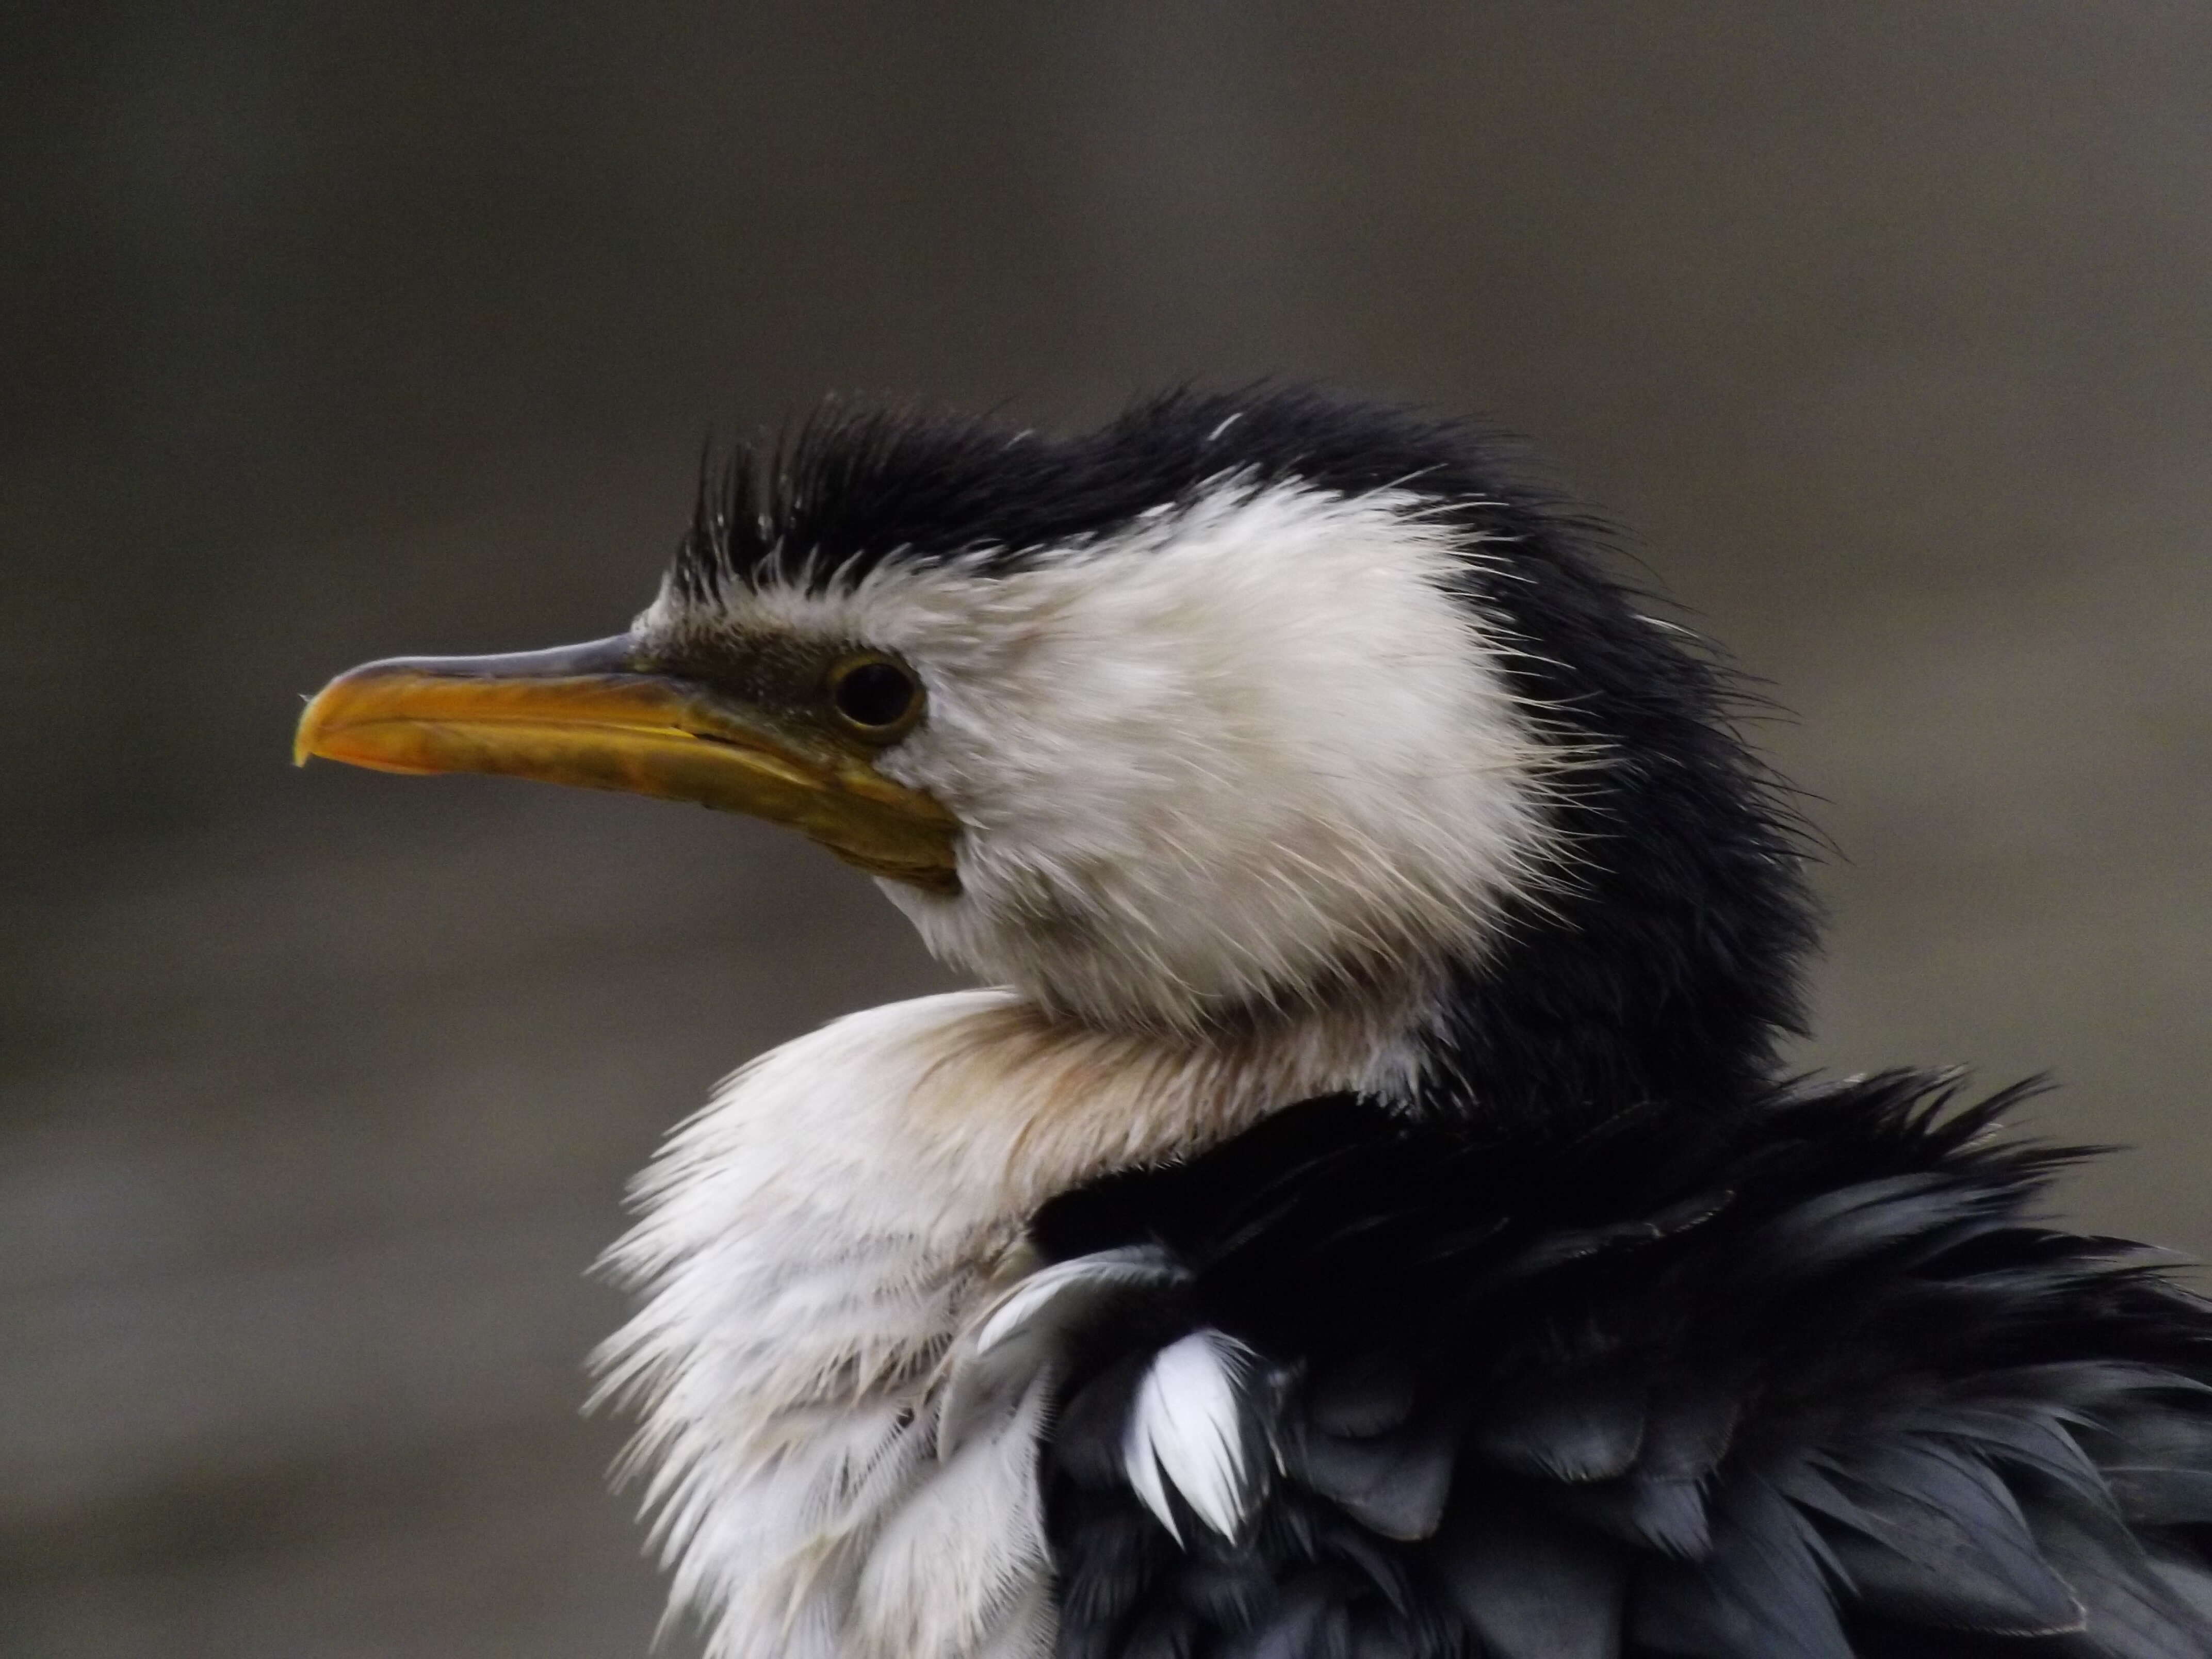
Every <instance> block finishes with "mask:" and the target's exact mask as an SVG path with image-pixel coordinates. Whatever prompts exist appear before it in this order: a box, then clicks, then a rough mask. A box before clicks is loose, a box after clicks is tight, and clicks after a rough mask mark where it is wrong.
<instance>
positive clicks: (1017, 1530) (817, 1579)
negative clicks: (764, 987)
mask: <svg viewBox="0 0 2212 1659" xmlns="http://www.w3.org/2000/svg"><path fill="white" fill-rule="evenodd" d="M1404 1046H1405V1045H1404V1043H1403V1042H1402V1041H1401V1034H1396V1033H1392V1032H1390V1031H1389V1030H1386V1029H1385V1028H1384V1027H1383V1026H1382V1025H1379V1024H1376V1022H1375V1021H1373V1020H1367V1019H1359V1018H1349V1017H1346V1018H1338V1019H1334V1020H1321V1019H1314V1020H1308V1021H1304V1022H1293V1023H1290V1024H1285V1025H1284V1026H1283V1027H1282V1028H1281V1029H1279V1030H1273V1031H1261V1030H1247V1031H1237V1032H1231V1033H1218V1034H1215V1035H1213V1036H1208V1037H1205V1038H1196V1037H1190V1036H1175V1037H1170V1036H1158V1035H1150V1034H1145V1033H1139V1032H1131V1031H1107V1030H1097V1029H1094V1028H1091V1027H1086V1026H1083V1025H1079V1024H1072V1023H1069V1022H1066V1021H1065V1020H1060V1019H1055V1018H1051V1017H1049V1016H1048V1015H1046V1014H1044V1013H1042V1012H1039V1010H1038V1009H1037V1008H1036V1006H1034V1005H1032V1004H1030V1003H1028V1002H1025V1001H1024V1000H1020V999H1019V998H1018V997H1016V996H1014V995H1013V994H1011V993H1008V992H1003V991H977V992H963V993H957V994H952V995H948V996H938V997H928V998H924V999H922V1000H918V1001H914V1002H906V1003H897V1004H894V1005H891V1006H888V1007H884V1008H877V1009H872V1010H870V1011H868V1012H865V1013H860V1014H855V1015H852V1016H850V1017H848V1018H845V1019H842V1020H839V1021H837V1022H836V1023H835V1024H831V1025H829V1026H827V1027H825V1028H824V1029H823V1030H820V1031H817V1032H815V1033H814V1034H812V1035H811V1036H805V1037H802V1038H800V1039H799V1040H798V1041H796V1042H791V1043H788V1044H786V1045H785V1046H784V1047H782V1048H778V1049H776V1050H775V1051H774V1052H772V1053H770V1054H766V1055H764V1056H763V1057H762V1058H761V1059H759V1060H756V1061H754V1062H753V1063H752V1064H751V1065H750V1066H747V1067H745V1068H744V1070H743V1071H741V1072H739V1073H738V1074H737V1075H736V1076H735V1077H733V1078H732V1079H730V1081H729V1082H728V1083H727V1084H726V1085H724V1086H723V1088H722V1090H721V1091H720V1094H719V1096H718V1097H717V1098H716V1099H715V1100H714V1103H712V1104H711V1105H710V1106H709V1107H708V1109H706V1111H704V1112H702V1114H701V1115H699V1116H698V1117H696V1118H695V1119H693V1120H692V1121H690V1123H689V1124H687V1125H685V1126H684V1127H683V1128H682V1129H681V1130H679V1131H678V1133H676V1135H675V1136H674V1137H672V1138H671V1141H670V1143H669V1145H668V1146H667V1148H666V1150H665V1152H663V1153H662V1155H661V1157H660V1158H659V1160H658V1161H657V1162H656V1163H655V1164H654V1165H653V1168H652V1169H651V1170H648V1171H647V1175H646V1176H645V1177H644V1178H643V1181H642V1182H641V1188H640V1192H639V1197H640V1200H641V1206H642V1208H643V1211H644V1213H643V1215H642V1217H641V1220H640V1222H639V1224H638V1225H637V1227H636V1229H635V1231H633V1232H632V1233H631V1234H630V1236H629V1237H628V1238H627V1239H625V1240H624V1241H623V1243H621V1244H620V1245H619V1246H617V1249H616V1250H615V1252H614V1253H613V1255H612V1257H611V1267H612V1268H613V1270H614V1272H615V1273H616V1275H617V1277H619V1278H622V1279H625V1280H627V1281H629V1283H630V1284H631V1285H633V1286H635V1288H637V1289H639V1290H641V1291H642V1292H643V1300H642V1303H641V1306H640V1308H639V1310H638V1311H637V1314H636V1316H635V1318H634V1319H633V1320H632V1321H631V1322H630V1324H629V1326H628V1327H627V1328H625V1329H624V1330H623V1332H622V1333H621V1334H618V1335H617V1337H616V1338H615V1340H613V1342H612V1343H611V1344H610V1345H609V1347H608V1348H607V1350H606V1351H605V1354H604V1355H603V1361H602V1363H603V1365H604V1368H605V1376H606V1379H607V1382H606V1387H607V1389H609V1390H610V1391H611V1392H613V1393H616V1394H617V1395H627V1396H629V1397H631V1398H633V1399H634V1400H635V1403H636V1404H637V1405H638V1407H639V1408H640V1413H641V1418H642V1427H641V1433H640V1437H639V1441H638V1448H639V1451H638V1455H639V1456H640V1458H641V1461H642V1462H647V1463H648V1464H650V1465H651V1466H652V1469H653V1473H652V1482H651V1489H652V1494H653V1498H654V1500H655V1501H656V1502H657V1503H658V1504H659V1507H660V1509H661V1510H662V1513H663V1516H664V1518H665V1526H666V1533H665V1536H666V1539H667V1547H668V1550H669V1553H670V1554H671V1558H672V1559H673V1560H674V1562H675V1565H676V1590H677V1595H678V1599H679V1601H688V1602H690V1603H691V1604H692V1605H693V1606H695V1607H700V1608H702V1609H704V1610H708V1611H709V1612H712V1613H715V1614H716V1615H717V1616H718V1618H719V1620H720V1622H721V1623H722V1625H723V1627H724V1629H725V1631H726V1632H728V1633H729V1635H728V1650H729V1651H732V1652H738V1653H745V1654H748V1655H750V1654H753V1653H756V1652H757V1653H763V1654H765V1653H775V1654H780V1655H784V1656H802V1659H812V1656H828V1655H832V1654H838V1655H843V1654H850V1653H867V1654H877V1653H881V1654H885V1655H890V1654H897V1655H900V1656H902V1659H915V1656H923V1659H955V1656H963V1655H966V1654H968V1653H970V1652H973V1651H975V1650H976V1649H977V1647H978V1646H979V1645H982V1644H984V1638H985V1636H986V1634H987V1633H988V1632H1000V1633H1001V1634H1003V1633H1004V1632H1006V1631H1007V1630H1010V1629H1012V1628H1013V1627H1014V1626H1017V1625H1019V1624H1020V1623H1021V1621H1022V1620H1030V1619H1036V1618H1042V1617H1043V1616H1044V1615H1043V1614H1042V1613H1037V1612H1036V1611H1035V1609H1034V1608H1033V1607H1032V1608H1031V1609H1030V1611H1027V1612H1024V1611H1023V1608H1022V1607H1020V1606H1017V1605H1016V1603H1015V1601H1008V1600H1006V1597H1007V1596H1009V1595H1012V1596H1015V1597H1016V1598H1017V1599H1018V1597H1019V1596H1020V1595H1029V1594H1030V1593H1032V1592H1033V1593H1034V1595H1036V1596H1037V1597H1040V1598H1041V1597H1042V1593H1043V1592H1042V1586H1043V1585H1044V1583H1046V1571H1047V1569H1046V1567H1045V1565H1044V1548H1043V1543H1042V1538H1043V1533H1042V1512H1041V1510H1040V1507H1039V1499H1038V1497H1037V1493H1036V1480H1035V1476H1034V1457H1033V1455H1031V1453H1030V1450H1029V1449H1028V1446H1029V1443H1030V1440H1031V1439H1033V1437H1034V1436H1035V1434H1036V1432H1038V1431H1039V1425H1041V1423H1042V1416H1041V1413H1042V1412H1043V1410H1044V1409H1045V1406H1044V1396H1043V1392H1042V1389H1043V1385H1042V1383H1039V1384H1038V1387H1037V1388H1036V1389H1034V1390H1032V1391H1030V1393H1029V1394H1028V1395H1025V1396H1024V1400H1025V1403H1024V1405H1023V1406H1022V1407H1021V1409H1020V1410H1019V1411H1018V1412H1016V1413H1014V1414H1013V1415H1012V1417H1011V1418H1009V1419H1007V1422H1006V1425H1004V1427H1003V1428H1002V1430H1001V1431H1000V1442H999V1443H994V1447H992V1448H985V1449H971V1450H969V1451H968V1452H964V1453H963V1455H962V1456H961V1457H960V1458H959V1459H957V1460H955V1461H954V1462H951V1463H946V1462H944V1461H943V1458H942V1454H941V1449H940V1447H939V1442H938V1439H937V1424H936V1419H937V1416H938V1414H939V1407H940V1404H941V1400H940V1394H939V1389H940V1384H941V1380H942V1377H943V1376H944V1374H945V1372H944V1368H945V1364H947V1362H948V1356H949V1355H951V1353H953V1352H955V1349H956V1345H957V1344H958V1343H959V1342H960V1340H961V1339H962V1334H963V1332H964V1331H968V1330H969V1329H970V1328H971V1327H972V1326H973V1325H974V1324H975V1322H976V1321H977V1319H978V1318H979V1317H980V1316H981V1312H982V1310H985V1309H987V1307H988V1306H990V1305H991V1303H992V1299H993V1298H994V1296H996V1295H997V1293H998V1292H999V1291H1001V1290H1002V1289H1004V1288H1005V1287H1006V1285H1007V1284H1008V1282H1009V1280H1010V1279H1012V1278H1013V1277H1015V1276H1018V1275H1019V1274H1020V1273H1023V1272H1024V1271H1026V1270H1027V1269H1028V1268H1030V1267H1033V1266H1034V1265H1035V1258H1034V1257H1033V1256H1031V1255H1030V1253H1029V1251H1028V1249H1027V1247H1026V1245H1025V1243H1024V1240H1025V1237H1026V1234H1027V1231H1028V1227H1029V1224H1030V1218H1031V1217H1032V1215H1033V1214H1034V1213H1035V1212H1036V1210H1037V1209H1038V1208H1039V1207H1040V1206H1042V1205H1043V1204H1044V1203H1045V1202H1047V1201H1048V1200H1050V1199H1052V1198H1053V1197H1054V1196H1055V1195H1057V1194H1060V1193H1064V1192H1066V1191H1068V1190H1070V1189H1071V1188H1076V1187H1079V1186H1081V1185H1083V1184H1084V1183H1085V1182H1090V1181H1091V1180H1093V1179H1095V1178H1096V1177H1097V1176H1102V1175H1104V1174H1106V1173H1108V1172H1109V1171H1112V1170H1126V1169H1130V1168H1133V1167H1143V1166H1147V1165H1154V1164H1164V1163H1167V1162H1170V1161H1172V1160H1175V1159H1177V1158H1183V1157H1187V1156H1192V1155H1195V1154H1197V1153H1199V1152H1203V1151H1204V1150H1206V1148H1207V1147H1208V1146H1212V1145H1215V1144H1217V1143H1218V1142H1221V1141H1224V1140H1226V1139H1230V1138H1231V1137H1233V1136H1235V1135H1237V1134H1238V1133H1241V1132H1242V1131H1243V1130H1244V1129H1246V1128H1248V1127H1250V1126H1251V1125H1252V1124H1253V1123H1255V1122H1256V1121H1259V1120H1260V1119H1261V1118H1262V1117H1265V1116H1266V1115H1268V1114H1270V1113H1271V1112H1273V1111H1275V1110H1277V1109H1280V1108H1282V1107H1285V1106H1287V1105H1290V1104H1291V1103H1295V1102H1297V1101H1299V1100H1303V1099H1305V1098H1308V1097H1311V1096H1314V1095H1316V1094H1324V1093H1329V1092H1333V1091H1340V1090H1344V1089H1347V1088H1352V1089H1369V1088H1372V1087H1374V1086H1376V1085H1379V1084H1383V1083H1387V1082H1389V1080H1391V1079H1393V1078H1394V1077H1395V1076H1396V1075H1397V1074H1398V1073H1401V1071H1402V1069H1403V1067H1404V1066H1405V1065H1406V1064H1407V1063H1408V1062H1407V1058H1406V1056H1405V1054H1402V1053H1401V1048H1403V1047H1404ZM998 1444H1002V1445H1003V1451H1002V1452H1001V1451H1000V1449H996V1447H997V1445H998ZM948 1482H950V1483H952V1484H950V1485H948V1484H947V1483H948ZM956 1490H957V1497H958V1501H957V1503H955V1502H952V1501H951V1498H952V1496H953V1495H955V1494H956ZM939 1499H943V1500H944V1501H942V1502H939ZM940 1510H941V1511H942V1513H940V1512H939V1511H940ZM933 1517H934V1518H933ZM1024 1586H1026V1587H1027V1589H1023V1587H1024ZM1009 1587H1012V1588H1009ZM1024 1605H1026V1604H1024ZM1039 1605H1042V1603H1041V1601H1040V1602H1039ZM917 1610H922V1611H927V1612H928V1613H930V1615H931V1616H932V1618H933V1619H938V1618H939V1616H940V1615H941V1616H942V1620H950V1621H951V1622H950V1623H941V1627H939V1626H933V1628H932V1629H930V1630H927V1631H921V1630H916V1629H915V1628H913V1627H912V1626H911V1623H910V1621H911V1620H913V1619H914V1618H915V1617H916V1616H917ZM940 1622H941V1621H940ZM997 1650H998V1649H997V1648H995V1647H994V1648H993V1651H997Z"/></svg>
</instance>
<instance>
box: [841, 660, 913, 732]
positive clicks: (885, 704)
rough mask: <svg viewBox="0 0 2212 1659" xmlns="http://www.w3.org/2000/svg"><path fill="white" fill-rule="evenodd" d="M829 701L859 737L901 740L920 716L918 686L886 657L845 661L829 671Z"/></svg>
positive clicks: (907, 670) (908, 672) (900, 665)
mask: <svg viewBox="0 0 2212 1659" xmlns="http://www.w3.org/2000/svg"><path fill="white" fill-rule="evenodd" d="M829 701H830V703H831V704H832V706H834V707H835V708H836V710H837V713H838V714H840V715H842V717H843V719H844V720H845V722H846V724H848V726H851V727H852V728H853V729H854V731H855V732H859V733H860V735H861V736H862V737H865V738H872V739H873V740H875V741H876V742H878V743H882V742H886V741H888V740H889V739H890V738H897V737H903V736H904V735H905V734H906V733H907V732H908V731H910V730H911V729H912V728H913V726H914V723H915V720H918V719H920V718H921V681H919V680H917V679H915V677H914V671H913V670H912V669H910V668H908V667H907V665H905V664H903V663H899V662H894V661H892V660H891V659H890V658H889V657H876V656H864V657H848V658H847V659H845V660H844V661H842V662H841V663H839V664H838V665H836V667H834V668H832V669H831V670H830V671H829Z"/></svg>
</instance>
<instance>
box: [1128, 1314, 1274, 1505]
mask: <svg viewBox="0 0 2212 1659" xmlns="http://www.w3.org/2000/svg"><path fill="white" fill-rule="evenodd" d="M1250 1369H1251V1352H1250V1350H1249V1349H1248V1348H1246V1347H1245V1346H1243V1344H1242V1343H1239V1342H1237V1341H1236V1340H1233V1339H1231V1338H1230V1337H1227V1336H1225V1335H1223V1334H1221V1333H1220V1332H1219V1331H1213V1330H1205V1331H1193V1332H1192V1333H1191V1334H1189V1335H1188V1336H1186V1337H1184V1338H1183V1339H1182V1340H1180V1341H1177V1342H1173V1343H1170V1344H1169V1345H1168V1346H1166V1347H1164V1348H1163V1349H1161V1350H1160V1352H1159V1354H1158V1357H1157V1358H1155V1359H1154V1360H1153V1361H1152V1368H1151V1369H1150V1370H1147V1371H1146V1373H1145V1380H1144V1381H1143V1382H1142V1383H1139V1385H1138V1388H1137V1398H1136V1401H1135V1404H1134V1406H1133V1407H1132V1408H1131V1411H1130V1413H1129V1426H1128V1430H1127V1435H1126V1437H1125V1438H1124V1439H1123V1441H1122V1444H1121V1458H1122V1462H1123V1464H1124V1465H1125V1466H1126V1468H1127V1470H1128V1474H1129V1483H1130V1485H1131V1486H1134V1487H1135V1488H1136V1492H1137V1496H1138V1497H1139V1498H1142V1499H1143V1500H1144V1502H1145V1507H1146V1509H1149V1510H1152V1513H1153V1514H1154V1515H1156V1516H1158V1517H1159V1520H1160V1524H1161V1525H1162V1526H1164V1527H1165V1528H1167V1529H1168V1531H1169V1532H1170V1534H1173V1535H1174V1537H1175V1540H1176V1542H1177V1543H1181V1542H1182V1528H1180V1527H1178V1526H1177V1525H1176V1518H1175V1506H1174V1504H1171V1503H1170V1501H1169V1498H1168V1492H1167V1488H1168V1487H1169V1486H1173V1487H1174V1488H1175V1489H1176V1491H1177V1492H1181V1493H1182V1497H1183V1501H1184V1502H1186V1503H1188V1504H1189V1505H1190V1507H1191V1509H1192V1510H1194V1512H1195V1513H1196V1514H1197V1516H1198V1518H1199V1519H1200V1520H1201V1521H1203V1522H1206V1525H1207V1526H1209V1527H1211V1528H1213V1530H1214V1531H1216V1532H1218V1533H1219V1534H1221V1535H1222V1536H1223V1537H1224V1538H1233V1537H1235V1536H1236V1534H1237V1528H1239V1527H1241V1526H1243V1523H1244V1520H1245V1516H1246V1512H1247V1509H1248V1506H1249V1500H1250V1498H1251V1487H1250V1485H1249V1480H1248V1471H1247V1468H1246V1462H1245V1453H1244V1421H1243V1419H1244V1381H1245V1378H1246V1376H1247V1375H1248V1374H1249V1370H1250Z"/></svg>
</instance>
